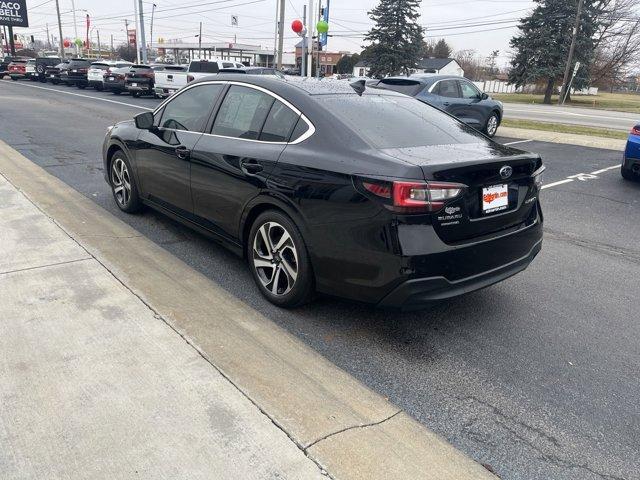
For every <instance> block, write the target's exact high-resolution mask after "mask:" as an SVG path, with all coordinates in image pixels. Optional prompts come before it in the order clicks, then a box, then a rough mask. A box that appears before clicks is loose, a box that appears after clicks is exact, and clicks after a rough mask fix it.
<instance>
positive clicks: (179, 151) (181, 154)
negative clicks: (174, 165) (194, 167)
mask: <svg viewBox="0 0 640 480" xmlns="http://www.w3.org/2000/svg"><path fill="white" fill-rule="evenodd" d="M190 156H191V150H189V149H188V148H187V147H185V146H183V145H181V146H179V147H176V157H178V158H179V159H180V160H188V159H189V157H190Z"/></svg>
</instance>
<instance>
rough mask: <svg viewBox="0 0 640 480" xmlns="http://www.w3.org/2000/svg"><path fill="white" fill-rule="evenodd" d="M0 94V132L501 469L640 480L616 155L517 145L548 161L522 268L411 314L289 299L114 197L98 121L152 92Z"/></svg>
mask: <svg viewBox="0 0 640 480" xmlns="http://www.w3.org/2000/svg"><path fill="white" fill-rule="evenodd" d="M0 102H1V104H2V114H0V139H2V140H3V141H5V142H7V143H8V144H9V145H11V146H12V147H14V148H16V149H17V150H19V151H20V152H22V153H23V154H24V155H25V156H27V157H28V158H30V159H31V160H33V161H34V162H35V163H37V164H39V165H41V166H43V167H44V168H46V169H47V170H48V171H49V172H50V173H52V174H54V175H56V176H57V177H59V178H61V179H62V180H63V181H65V182H66V183H68V184H69V185H71V186H73V187H74V188H76V189H77V190H78V191H80V192H82V193H84V194H85V195H87V196H88V197H89V198H91V199H93V200H94V201H95V202H96V203H98V204H99V205H101V206H103V207H104V208H105V209H107V210H109V211H110V212H112V213H114V214H115V215H117V216H118V217H119V218H122V219H123V220H125V221H126V222H128V223H130V224H131V225H133V226H134V227H135V228H136V229H137V230H139V231H140V232H141V233H143V234H144V235H146V236H147V237H149V238H150V239H152V240H153V241H155V242H157V243H159V244H161V245H162V246H163V247H164V248H165V249H167V250H168V251H170V252H172V253H173V254H174V255H176V256H178V257H179V258H181V259H182V260H184V261H185V262H187V263H188V264H190V265H192V266H193V267H194V268H196V269H198V270H200V271H201V272H203V273H205V274H206V275H207V276H209V277H210V278H211V279H212V280H214V281H216V282H217V283H219V284H220V285H221V286H223V287H224V288H226V289H228V290H229V291H230V292H232V293H234V294H235V295H236V296H238V297H239V298H240V299H241V300H243V301H244V302H246V303H248V304H249V305H251V306H252V307H254V308H256V309H258V310H259V311H260V312H262V313H263V314H264V315H266V316H267V317H268V318H270V319H272V320H273V321H274V322H276V323H277V324H279V325H280V326H282V327H284V328H286V329H288V330H289V331H291V332H292V333H293V334H295V335H297V336H298V337H299V338H301V339H302V340H303V341H305V342H306V343H308V344H309V345H311V346H312V347H313V348H315V349H316V350H318V351H319V352H320V353H322V354H323V355H324V356H326V357H327V358H328V359H329V360H331V361H332V362H334V363H335V364H337V365H338V366H340V367H342V368H344V369H345V370H347V371H348V372H350V373H351V374H353V375H355V376H356V377H357V378H359V379H360V380H362V381H363V382H365V383H366V384H367V385H369V386H370V387H371V388H373V389H374V390H376V391H378V392H380V393H382V394H383V395H386V396H388V397H389V398H390V399H391V400H392V401H393V402H394V403H396V404H397V405H399V406H400V407H401V408H403V409H405V410H406V411H408V412H409V413H410V414H411V415H413V416H414V417H415V418H417V419H418V420H419V421H421V422H423V423H425V424H427V425H428V426H430V427H431V428H433V429H434V430H436V431H438V432H439V433H441V434H442V435H444V436H445V437H446V438H447V439H449V440H450V441H451V442H452V443H453V444H454V445H456V446H458V447H459V448H461V449H462V450H463V451H465V452H466V453H468V454H469V455H470V456H472V457H473V458H475V459H477V460H478V461H481V462H483V463H488V464H490V465H492V466H493V468H494V469H495V470H496V471H497V472H498V473H499V474H500V475H502V477H503V478H509V479H511V478H514V479H548V478H554V479H556V478H557V479H591V478H594V479H596V478H627V479H630V478H640V477H638V473H637V468H636V466H637V464H638V463H639V462H640V453H639V452H638V447H637V445H638V444H639V443H640V433H639V430H640V424H639V420H638V419H639V418H640V416H639V415H638V414H639V413H640V412H639V411H638V409H639V407H638V405H640V387H639V386H638V382H637V371H638V367H639V366H640V356H639V353H638V352H639V349H638V342H637V339H638V334H639V333H640V326H639V325H638V323H637V298H638V296H639V295H638V294H639V293H640V285H638V281H637V278H638V273H639V272H638V271H639V268H640V266H639V264H640V248H639V247H638V245H637V241H635V239H637V238H638V237H639V235H638V230H639V227H638V225H639V222H638V220H639V219H640V212H639V210H638V207H639V206H640V185H639V184H631V183H629V182H625V181H623V180H622V179H621V177H620V175H619V171H618V168H617V165H619V163H620V158H621V153H620V152H615V151H609V150H598V149H588V148H582V147H575V146H567V145H558V144H547V143H542V142H526V143H518V144H515V145H514V146H519V147H520V148H524V149H527V150H531V151H535V152H538V153H540V154H541V155H542V156H543V158H544V160H545V162H546V165H547V168H548V170H547V174H546V178H545V183H546V184H547V187H548V188H545V190H544V193H543V207H544V209H545V216H546V226H545V229H546V239H545V246H544V248H543V253H542V254H541V255H540V256H539V258H538V259H537V260H536V261H535V262H534V264H533V265H532V266H531V267H530V268H529V270H527V271H526V272H524V273H522V274H520V275H518V276H517V277H515V278H513V279H511V280H508V281H507V282H504V283H503V284H500V285H498V286H495V287H492V288H489V289H486V290H484V291H480V292H477V293H474V294H471V295H468V296H466V297H464V298H461V299H455V300H451V301H448V302H443V303H441V304H438V305H436V306H434V307H433V309H431V310H428V311H422V312H414V313H410V314H399V313H393V312H386V311H378V310H374V309H370V308H366V307H365V308H363V307H362V306H360V305H355V304H351V303H348V302H343V301H338V300H335V299H329V298H321V299H319V300H318V301H317V302H315V303H314V304H312V305H310V306H307V307H305V308H303V309H299V310H294V311H283V310H279V309H277V308H275V307H273V306H272V305H270V304H268V303H267V302H266V301H265V300H263V299H262V297H260V295H259V293H258V291H257V290H256V289H255V288H254V286H253V283H252V279H251V277H250V275H249V273H248V272H247V270H246V269H245V268H244V266H243V265H242V263H241V261H240V260H238V259H237V258H235V257H234V256H232V255H231V254H229V253H227V252H226V251H225V250H222V249H220V248H219V247H217V246H216V245H214V244H213V243H211V242H209V241H207V240H206V239H204V238H203V237H201V236H199V235H197V234H195V233H193V232H192V231H190V230H188V229H186V228H184V227H182V226H179V225H177V224H175V223H174V222H171V221H169V220H167V219H166V218H164V217H163V216H161V215H159V214H156V213H154V212H151V211H147V212H145V213H144V214H143V215H140V216H126V215H124V214H122V213H120V212H119V211H118V209H117V208H116V206H115V204H114V203H113V200H112V198H111V194H110V192H109V190H108V188H107V186H106V184H105V183H104V180H103V177H102V170H101V169H102V161H101V156H100V145H101V141H102V137H103V136H104V133H105V129H106V127H107V126H108V125H111V124H113V123H114V122H116V121H119V120H123V119H128V118H131V117H132V116H133V115H134V114H136V113H138V112H140V111H143V110H142V109H152V108H153V107H154V106H155V105H157V104H158V101H157V100H153V99H150V98H148V99H147V98H141V99H135V98H129V97H122V98H119V97H115V96H113V95H110V94H106V93H99V92H93V91H84V92H79V91H78V90H75V89H69V88H66V87H52V86H49V85H47V86H41V85H36V84H30V83H25V82H18V83H17V84H14V83H12V82H7V81H4V82H2V83H0ZM498 134H499V132H498ZM499 140H500V141H502V142H505V143H511V142H521V141H520V140H515V139H502V138H501V139H499ZM559 182H563V183H559Z"/></svg>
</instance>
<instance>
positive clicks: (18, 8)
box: [0, 0, 29, 27]
mask: <svg viewBox="0 0 640 480" xmlns="http://www.w3.org/2000/svg"><path fill="white" fill-rule="evenodd" d="M0 25H10V26H12V27H28V26H29V18H28V17H27V0H0Z"/></svg>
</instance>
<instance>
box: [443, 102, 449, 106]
mask: <svg viewBox="0 0 640 480" xmlns="http://www.w3.org/2000/svg"><path fill="white" fill-rule="evenodd" d="M442 105H444V106H445V107H448V106H449V105H451V104H450V103H449V102H442Z"/></svg>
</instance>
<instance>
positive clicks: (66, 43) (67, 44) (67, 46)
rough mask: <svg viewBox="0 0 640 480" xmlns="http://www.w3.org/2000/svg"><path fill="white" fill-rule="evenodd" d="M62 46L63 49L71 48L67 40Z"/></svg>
mask: <svg viewBox="0 0 640 480" xmlns="http://www.w3.org/2000/svg"><path fill="white" fill-rule="evenodd" d="M62 44H63V45H64V48H69V47H70V46H71V42H70V41H69V40H65V41H64V42H62Z"/></svg>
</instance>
